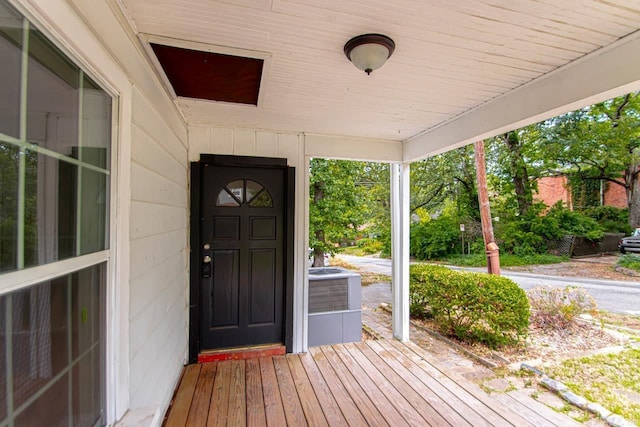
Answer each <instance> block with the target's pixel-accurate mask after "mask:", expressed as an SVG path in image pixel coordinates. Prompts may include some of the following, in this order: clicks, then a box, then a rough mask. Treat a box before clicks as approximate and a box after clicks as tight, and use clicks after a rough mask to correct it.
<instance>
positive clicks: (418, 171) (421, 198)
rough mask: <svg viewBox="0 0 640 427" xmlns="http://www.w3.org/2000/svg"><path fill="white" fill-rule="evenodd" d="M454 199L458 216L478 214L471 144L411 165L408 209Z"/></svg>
mask: <svg viewBox="0 0 640 427" xmlns="http://www.w3.org/2000/svg"><path fill="white" fill-rule="evenodd" d="M451 199H453V200H456V201H457V204H458V210H459V212H460V216H467V215H468V216H470V217H472V218H473V219H475V220H479V218H480V209H479V205H478V190H477V187H476V172H475V161H474V152H473V146H472V145H467V146H465V147H460V148H458V149H455V150H451V151H448V152H446V153H443V154H440V155H437V156H434V157H430V158H428V159H425V160H421V161H419V162H416V163H413V164H412V165H411V202H410V204H411V207H410V208H411V211H412V212H414V211H416V210H417V209H420V208H424V209H426V210H428V211H436V210H439V209H441V208H442V206H443V204H444V202H445V201H446V200H451Z"/></svg>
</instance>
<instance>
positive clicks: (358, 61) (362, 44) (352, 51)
mask: <svg viewBox="0 0 640 427" xmlns="http://www.w3.org/2000/svg"><path fill="white" fill-rule="evenodd" d="M395 48H396V44H395V43H394V42H393V40H391V39H390V38H389V37H387V36H385V35H383V34H362V35H360V36H356V37H354V38H352V39H351V40H349V41H348V42H347V43H346V44H345V45H344V54H345V55H347V58H349V61H351V62H352V63H353V65H355V66H356V68H357V69H359V70H362V71H364V72H365V73H367V74H371V72H372V71H373V70H377V69H378V68H380V67H382V66H383V65H384V63H385V62H386V60H387V59H389V57H390V56H391V54H392V53H393V51H394V50H395Z"/></svg>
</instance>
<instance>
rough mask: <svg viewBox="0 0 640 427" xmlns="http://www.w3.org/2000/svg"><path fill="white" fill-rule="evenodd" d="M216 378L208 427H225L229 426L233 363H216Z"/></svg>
mask: <svg viewBox="0 0 640 427" xmlns="http://www.w3.org/2000/svg"><path fill="white" fill-rule="evenodd" d="M215 365H216V366H217V368H218V369H217V371H216V377H215V380H214V383H213V393H212V395H211V405H210V406H209V418H208V419H207V426H209V427H212V426H223V425H226V424H227V418H228V417H227V414H228V411H229V388H230V386H231V361H228V362H218V363H215Z"/></svg>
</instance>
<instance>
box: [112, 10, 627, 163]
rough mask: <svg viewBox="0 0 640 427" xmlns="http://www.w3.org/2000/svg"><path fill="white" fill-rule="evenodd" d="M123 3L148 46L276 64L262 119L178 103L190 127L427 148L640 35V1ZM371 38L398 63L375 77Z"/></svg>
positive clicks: (229, 107)
mask: <svg viewBox="0 0 640 427" xmlns="http://www.w3.org/2000/svg"><path fill="white" fill-rule="evenodd" d="M119 1H120V3H121V5H122V7H123V10H124V12H125V14H127V15H128V16H129V18H130V22H131V23H132V25H133V26H134V31H135V32H136V33H139V34H140V35H141V37H142V38H143V39H146V36H150V37H151V38H154V37H155V36H159V37H166V38H170V39H174V40H173V41H172V42H170V43H172V44H175V45H179V46H181V47H198V48H207V49H211V50H212V51H218V52H222V53H234V52H236V54H239V55H243V54H246V52H247V51H249V54H251V53H252V52H253V54H254V56H255V57H258V58H266V61H265V70H264V73H263V83H262V88H261V95H260V99H259V104H258V106H257V107H256V106H246V105H234V104H229V103H221V102H209V101H196V100H191V99H185V98H177V99H176V100H175V102H176V103H177V105H178V107H179V109H180V110H181V111H182V113H183V115H184V117H185V119H186V120H187V122H189V123H192V124H196V123H207V124H215V125H224V126H238V127H255V128H264V129H272V130H281V131H292V132H309V133H318V134H328V135H344V136H354V137H368V138H376V139H387V140H395V141H405V140H408V139H410V138H412V137H416V136H417V135H420V138H422V137H424V135H425V132H426V133H428V131H429V130H430V129H434V128H437V127H439V126H441V125H442V124H444V123H448V122H451V120H453V119H458V118H460V117H464V116H465V115H467V114H469V113H470V112H474V111H476V110H478V108H481V106H485V105H487V104H490V103H491V101H492V100H496V98H498V99H501V98H502V97H503V96H505V95H507V96H508V95H509V94H510V93H513V91H514V90H518V88H521V87H522V85H525V84H527V83H529V82H532V81H535V80H536V79H540V78H541V76H545V75H547V74H548V73H550V72H552V71H554V70H556V69H558V68H560V67H563V66H566V65H567V64H569V63H572V62H573V61H575V60H577V59H579V58H581V57H584V56H585V55H588V54H590V53H593V52H595V51H598V50H599V49H601V48H603V47H607V46H609V45H611V44H613V43H615V42H616V41H617V40H619V39H620V38H623V37H625V36H628V35H630V34H632V33H634V32H636V31H637V30H638V29H639V28H640V0H611V1H607V2H602V1H599V0H562V1H560V2H558V1H556V0H519V1H512V0H508V1H506V0H505V1H503V0H458V1H455V2H441V1H438V0H429V1H420V0H397V1H394V2H389V1H388V0H357V1H344V0H225V1H215V0H155V1H150V0H119ZM371 32H373V33H383V34H386V35H388V36H390V37H391V38H392V39H393V40H394V41H395V42H396V51H395V52H394V54H393V56H392V57H391V58H390V59H389V61H388V62H387V64H385V65H384V66H383V67H382V68H381V69H379V70H377V71H374V72H373V73H372V74H371V75H370V76H367V75H366V74H365V73H363V72H361V71H359V70H357V69H356V68H355V67H354V66H353V65H352V64H351V63H349V61H348V60H347V59H346V57H345V56H344V53H343V46H344V44H345V42H346V41H347V40H349V39H350V38H351V37H353V36H355V35H358V34H363V33H371ZM631 38H634V39H635V41H637V37H636V36H631ZM165 41H166V40H165ZM192 42H193V43H196V44H201V45H196V44H191V43H192ZM636 44H637V43H636ZM243 51H244V52H243ZM636 56H637V54H636ZM637 62H638V61H636V63H637ZM566 68H567V67H564V69H566ZM556 85H557V83H556ZM556 90H558V91H562V90H563V88H562V87H560V86H557V87H556ZM529 101H531V100H529ZM522 102H526V101H525V100H523V101H522ZM537 107H538V108H539V110H544V109H545V108H546V107H545V106H542V107H540V106H537ZM551 107H552V106H550V107H549V109H550V108H551ZM514 121H515V119H514ZM472 133H473V132H472ZM463 139H464V135H461V136H460V137H458V138H449V139H448V140H447V141H448V142H447V144H451V145H454V144H456V143H459V142H460V141H462V140H463ZM425 142H428V141H427V140H425ZM421 154H424V152H420V153H418V152H415V153H414V154H413V157H419V156H420V155H421ZM405 157H407V156H405Z"/></svg>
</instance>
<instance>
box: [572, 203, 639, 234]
mask: <svg viewBox="0 0 640 427" xmlns="http://www.w3.org/2000/svg"><path fill="white" fill-rule="evenodd" d="M582 213H583V214H584V215H586V216H588V217H590V218H593V219H594V220H596V221H597V222H598V224H599V225H600V227H602V230H603V231H605V232H610V233H616V232H619V233H625V234H629V233H631V231H632V230H631V228H630V227H629V209H620V208H614V207H613V206H597V207H593V208H587V209H584V210H583V211H582Z"/></svg>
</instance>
